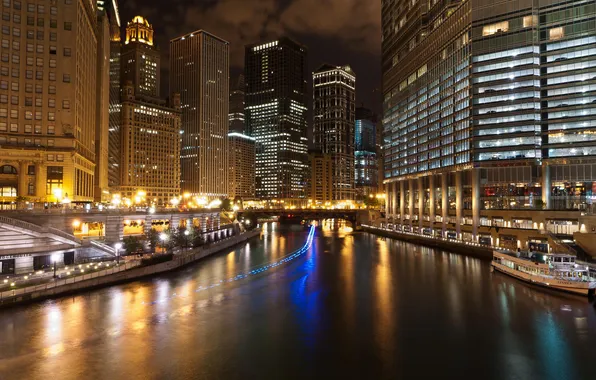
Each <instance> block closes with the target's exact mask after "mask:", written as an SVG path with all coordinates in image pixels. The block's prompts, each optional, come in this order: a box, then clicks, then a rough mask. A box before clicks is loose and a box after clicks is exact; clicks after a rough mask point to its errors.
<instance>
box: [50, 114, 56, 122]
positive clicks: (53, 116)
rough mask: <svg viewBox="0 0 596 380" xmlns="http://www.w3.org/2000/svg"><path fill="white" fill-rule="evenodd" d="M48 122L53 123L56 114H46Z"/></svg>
mask: <svg viewBox="0 0 596 380" xmlns="http://www.w3.org/2000/svg"><path fill="white" fill-rule="evenodd" d="M48 120H49V121H55V120H56V113H55V112H48Z"/></svg>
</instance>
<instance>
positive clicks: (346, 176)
mask: <svg viewBox="0 0 596 380" xmlns="http://www.w3.org/2000/svg"><path fill="white" fill-rule="evenodd" d="M313 87H314V101H313V116H314V131H313V137H314V143H315V148H316V149H317V150H320V151H321V152H322V153H323V154H328V155H330V156H331V159H332V161H333V176H332V181H331V183H332V189H333V200H334V201H347V200H353V199H354V120H355V119H354V113H355V108H356V106H355V103H356V75H355V74H354V72H353V71H352V69H351V68H350V66H343V67H342V66H332V65H327V64H325V65H323V66H321V67H319V69H318V70H317V71H315V72H314V73H313Z"/></svg>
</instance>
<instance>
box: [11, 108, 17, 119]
mask: <svg viewBox="0 0 596 380" xmlns="http://www.w3.org/2000/svg"><path fill="white" fill-rule="evenodd" d="M10 118H11V119H18V118H19V111H18V110H10Z"/></svg>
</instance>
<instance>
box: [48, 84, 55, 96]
mask: <svg viewBox="0 0 596 380" xmlns="http://www.w3.org/2000/svg"><path fill="white" fill-rule="evenodd" d="M55 93H56V86H48V94H55Z"/></svg>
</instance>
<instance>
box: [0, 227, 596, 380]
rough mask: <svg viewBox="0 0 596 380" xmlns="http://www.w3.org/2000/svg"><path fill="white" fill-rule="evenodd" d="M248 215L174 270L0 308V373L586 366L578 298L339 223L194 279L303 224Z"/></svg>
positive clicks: (258, 373) (590, 340)
mask: <svg viewBox="0 0 596 380" xmlns="http://www.w3.org/2000/svg"><path fill="white" fill-rule="evenodd" d="M263 227H264V232H263V234H262V235H261V237H260V238H258V239H255V240H254V241H251V242H249V243H248V244H245V245H240V246H238V247H236V248H235V249H234V250H233V251H231V252H226V253H223V254H221V255H217V256H216V257H213V258H209V259H207V260H204V261H202V262H200V263H198V264H197V265H193V266H190V267H188V268H184V269H182V270H180V271H178V272H175V273H171V274H166V275H163V276H159V277H156V278H153V279H148V280H145V281H139V282H135V283H130V284H124V285H119V286H114V287H110V288H106V289H101V290H97V291H92V292H89V293H87V294H85V295H80V296H75V297H66V298H62V299H59V300H53V301H47V302H44V303H42V304H32V305H28V306H24V307H19V308H13V309H5V310H2V311H0V379H2V380H4V379H13V378H14V379H29V378H31V379H37V378H43V377H47V376H48V374H53V377H55V378H56V379H79V378H128V379H145V378H149V377H151V378H226V379H228V378H339V377H346V378H396V377H425V376H426V377H432V378H444V377H445V376H446V375H453V376H458V377H460V378H466V375H469V373H470V370H471V369H475V370H481V372H474V373H482V378H523V379H529V378H539V379H565V378H569V379H573V378H588V377H586V376H588V375H589V374H590V373H592V374H593V372H592V371H593V367H592V365H593V357H594V356H593V355H594V347H595V346H596V317H595V310H594V308H593V307H592V305H590V304H589V303H588V302H587V301H586V300H585V299H583V298H579V297H575V296H566V295H561V294H558V293H551V292H548V291H543V290H541V289H537V288H533V287H528V286H527V285H525V284H522V283H519V282H517V281H516V280H514V279H510V278H508V277H505V276H503V275H501V274H495V273H492V274H491V273H490V270H489V269H490V268H489V265H488V263H487V262H483V261H481V260H478V259H474V258H469V257H464V256H459V255H456V254H453V253H449V252H442V251H440V250H434V249H430V248H426V247H420V246H415V245H411V244H407V243H403V242H398V241H395V240H391V239H384V238H379V237H376V236H372V235H368V234H364V233H352V232H351V231H350V230H349V227H348V226H346V225H345V224H343V225H342V223H341V222H336V221H334V222H329V223H328V224H325V223H323V225H322V226H321V228H319V229H318V230H317V237H316V238H315V241H314V245H313V247H312V248H311V249H310V250H309V251H308V252H306V254H305V255H304V256H302V257H300V258H298V259H296V260H294V261H292V262H290V263H288V264H286V265H283V266H280V267H278V268H276V269H274V270H271V271H268V272H267V273H263V274H259V275H257V276H254V277H250V278H246V279H244V280H241V281H236V282H234V283H230V284H227V283H225V284H222V285H220V286H217V287H212V288H210V287H209V286H210V285H211V284H214V283H216V282H217V281H219V280H223V279H227V278H230V277H232V276H234V275H235V274H237V273H243V272H246V271H248V270H250V269H251V268H255V267H256V266H259V265H262V264H264V263H267V262H271V261H272V260H274V259H276V258H277V259H279V258H281V257H283V256H285V255H287V254H288V253H289V252H291V251H293V250H295V249H297V248H298V247H300V246H301V245H302V244H303V243H304V239H305V237H306V234H307V232H306V229H305V228H304V227H302V226H292V227H287V226H279V225H277V224H273V223H269V224H266V225H264V226H263ZM197 289H204V291H200V292H197ZM553 356H556V358H553ZM590 363H592V364H590ZM148 374H151V375H148Z"/></svg>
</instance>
